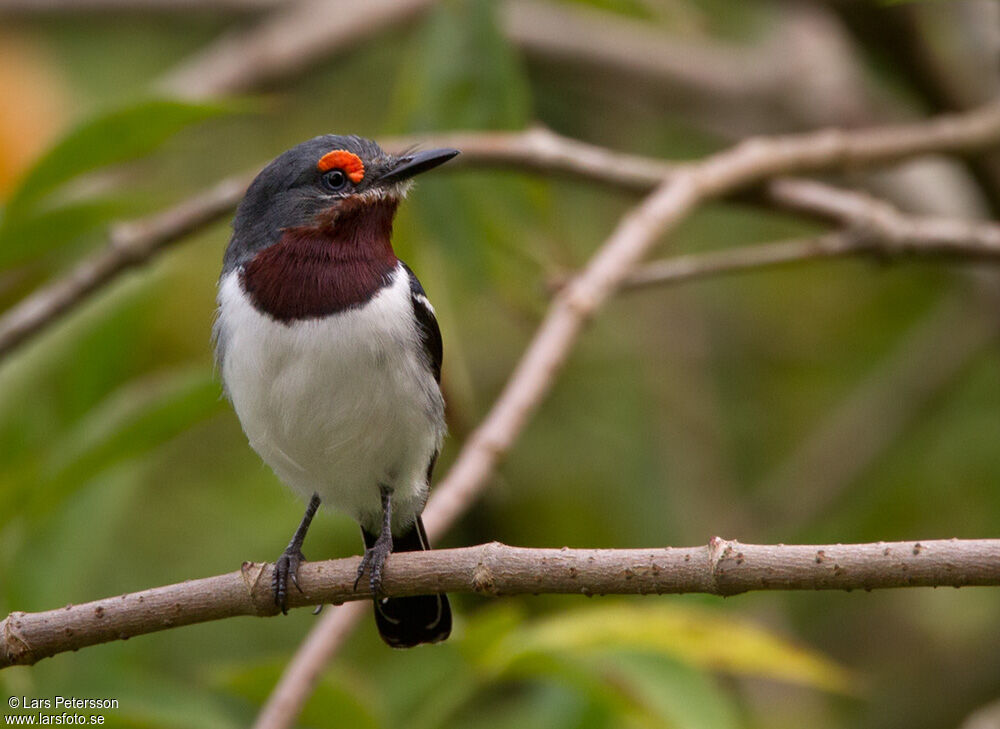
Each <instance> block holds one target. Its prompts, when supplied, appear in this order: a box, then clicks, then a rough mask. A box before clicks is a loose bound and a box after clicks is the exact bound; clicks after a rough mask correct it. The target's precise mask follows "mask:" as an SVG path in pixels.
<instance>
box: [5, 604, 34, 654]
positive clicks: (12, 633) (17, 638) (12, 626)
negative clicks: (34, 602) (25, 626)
mask: <svg viewBox="0 0 1000 729" xmlns="http://www.w3.org/2000/svg"><path fill="white" fill-rule="evenodd" d="M24 616H25V613H23V612H20V611H17V612H12V613H11V614H10V615H8V616H7V617H6V618H5V619H4V620H3V621H2V622H0V652H2V653H3V654H4V663H7V664H9V665H18V664H22V663H23V664H28V665H30V664H32V663H34V662H35V661H34V659H33V657H32V653H33V650H32V648H31V645H30V644H29V643H28V640H27V638H25V637H24V634H23V633H22V632H21V630H20V628H21V618H23V617H24Z"/></svg>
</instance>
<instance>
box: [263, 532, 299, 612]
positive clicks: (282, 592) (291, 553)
mask: <svg viewBox="0 0 1000 729" xmlns="http://www.w3.org/2000/svg"><path fill="white" fill-rule="evenodd" d="M305 561H306V558H305V557H304V556H302V550H300V549H297V548H293V547H292V546H291V545H289V547H288V549H286V550H285V551H284V552H282V553H281V556H280V557H278V561H277V562H275V563H274V574H273V575H272V577H271V592H272V593H273V594H274V604H275V605H277V606H278V607H279V608H281V612H282V614H284V615H288V582H289V580H291V582H292V584H293V585H295V589H297V590H298V591H299V592H302V588H301V587H299V577H298V572H299V565H300V564H302V563H303V562H305Z"/></svg>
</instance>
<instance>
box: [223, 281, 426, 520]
mask: <svg viewBox="0 0 1000 729" xmlns="http://www.w3.org/2000/svg"><path fill="white" fill-rule="evenodd" d="M393 276H394V278H393V281H392V283H391V284H390V285H388V286H386V287H385V288H383V289H382V290H381V291H380V292H379V293H378V294H376V295H375V296H374V297H373V298H372V300H371V301H369V302H368V303H367V304H366V305H364V306H363V307H360V308H358V309H352V310H348V311H345V312H342V313H339V314H334V315H332V316H328V317H325V318H322V319H309V320H303V321H296V322H292V323H291V324H290V325H288V324H283V323H281V322H278V321H275V320H274V319H272V318H271V317H269V316H267V315H265V314H262V313H260V312H259V311H257V310H256V309H255V308H254V307H253V305H252V304H251V303H250V300H249V298H248V297H247V295H246V294H245V293H244V292H243V290H242V286H241V285H240V282H239V274H238V273H237V272H231V273H229V274H227V276H226V277H225V278H224V279H223V280H222V281H221V282H220V287H219V321H218V327H219V330H220V337H221V338H222V341H223V344H224V356H223V359H222V362H221V369H222V378H223V380H224V382H225V385H226V390H227V392H228V394H229V397H230V399H231V400H232V403H233V407H234V408H235V410H236V414H237V415H238V416H239V419H240V423H241V424H242V425H243V430H244V432H246V434H247V438H248V439H249V441H250V445H251V446H252V447H253V449H254V450H255V451H257V453H258V454H260V457H261V458H263V459H264V461H265V462H266V463H267V464H268V465H269V466H270V467H271V468H272V469H273V470H274V472H275V473H276V474H277V475H278V477H279V478H280V479H281V480H282V481H284V482H285V483H286V484H287V485H288V486H290V487H291V488H292V489H293V490H295V491H296V492H298V493H299V495H300V496H302V497H303V498H304V499H308V498H309V497H310V496H311V495H312V494H313V493H317V494H319V496H320V498H321V499H322V501H323V503H324V504H326V505H328V506H333V507H334V508H337V509H340V510H342V511H345V512H346V513H348V514H350V515H351V516H353V517H354V518H355V519H357V520H358V521H359V522H361V523H362V524H363V525H365V526H366V527H367V528H369V529H370V530H373V531H375V532H376V533H377V532H378V524H379V521H380V518H381V502H380V491H379V489H380V487H381V486H385V487H387V488H389V489H390V490H391V491H392V493H393V496H392V505H393V512H394V517H393V524H394V530H395V529H396V528H399V527H402V526H404V525H406V524H408V523H409V522H411V521H412V520H413V518H414V517H415V516H416V515H417V514H419V513H420V511H421V510H422V508H423V504H424V501H425V500H426V497H427V466H428V464H429V462H430V459H431V458H432V457H433V454H434V453H436V452H437V450H438V449H439V448H440V446H441V439H442V437H443V435H444V403H443V400H442V398H441V392H440V390H439V388H438V385H437V383H436V382H435V381H434V378H433V376H432V375H431V373H430V371H429V369H428V368H427V366H426V364H425V363H424V362H423V361H422V358H423V351H422V348H421V345H420V339H419V332H418V331H417V328H416V325H415V322H414V318H413V314H412V303H411V301H410V290H409V280H408V278H407V274H406V271H405V270H404V269H403V268H402V266H398V267H397V268H396V270H395V271H394V273H393Z"/></svg>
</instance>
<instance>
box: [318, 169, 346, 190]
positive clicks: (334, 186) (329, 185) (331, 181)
mask: <svg viewBox="0 0 1000 729" xmlns="http://www.w3.org/2000/svg"><path fill="white" fill-rule="evenodd" d="M323 187H325V188H326V189H327V190H329V191H330V192H340V191H341V190H343V189H344V188H345V187H347V175H345V174H344V171H343V170H330V171H329V172H326V173H324V175H323Z"/></svg>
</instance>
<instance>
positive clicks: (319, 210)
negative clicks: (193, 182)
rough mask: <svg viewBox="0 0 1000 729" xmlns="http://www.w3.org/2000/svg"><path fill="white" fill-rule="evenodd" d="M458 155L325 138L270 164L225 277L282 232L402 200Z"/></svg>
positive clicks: (250, 195) (237, 224)
mask: <svg viewBox="0 0 1000 729" xmlns="http://www.w3.org/2000/svg"><path fill="white" fill-rule="evenodd" d="M457 154H458V151H457V150H454V149H434V150H428V151H424V152H415V153H412V154H404V155H398V156H397V155H392V154H388V153H386V152H384V151H383V150H382V148H381V147H379V146H378V145H377V144H376V143H375V142H373V141H371V140H370V139H365V138H363V137H357V136H353V135H352V136H340V135H336V134H324V135H322V136H319V137H314V138H313V139H310V140H308V141H306V142H303V143H302V144H299V145H297V146H295V147H292V148H291V149H289V150H288V151H287V152H284V153H283V154H281V155H279V156H278V157H276V158H275V159H274V160H273V161H272V162H271V163H270V164H268V165H267V166H266V167H265V168H264V169H263V170H261V172H260V174H259V175H257V177H256V179H254V181H253V182H252V183H251V184H250V187H249V188H248V189H247V192H246V196H245V197H244V198H243V200H242V202H241V203H240V205H239V208H238V209H237V211H236V217H235V218H234V220H233V237H232V239H231V240H230V242H229V247H228V248H227V249H226V254H225V257H224V259H223V267H222V272H223V274H226V273H227V272H229V271H231V270H232V269H233V268H236V267H238V266H242V265H244V264H245V263H247V262H248V261H249V260H250V259H252V258H253V257H254V256H255V255H256V254H257V253H258V252H260V251H261V250H263V249H264V248H267V247H268V246H271V245H273V244H275V243H277V242H278V241H279V240H280V239H281V236H282V231H283V230H286V229H289V228H300V227H313V226H318V225H322V224H323V223H324V221H332V220H334V219H335V216H336V212H337V209H338V208H339V207H340V206H341V205H343V204H344V203H345V202H347V201H357V200H359V199H372V198H376V197H379V196H389V197H397V198H398V197H401V196H402V195H403V194H404V193H405V191H406V186H407V185H408V182H407V181H408V180H409V178H411V177H413V176H414V175H416V174H418V173H420V172H424V171H426V170H429V169H431V168H433V167H437V166H438V165H440V164H443V163H444V162H447V161H448V160H449V159H451V158H452V157H454V156H455V155H457Z"/></svg>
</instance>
